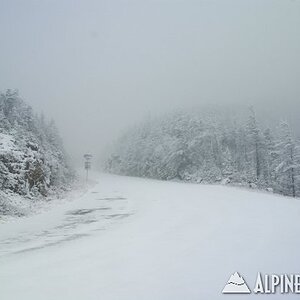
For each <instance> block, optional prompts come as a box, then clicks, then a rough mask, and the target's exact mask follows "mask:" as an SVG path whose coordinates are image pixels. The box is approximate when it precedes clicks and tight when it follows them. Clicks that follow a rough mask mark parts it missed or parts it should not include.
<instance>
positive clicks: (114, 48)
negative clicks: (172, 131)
mask: <svg viewBox="0 0 300 300" xmlns="http://www.w3.org/2000/svg"><path fill="white" fill-rule="evenodd" d="M0 36H1V44H0V90H5V89H7V88H18V89H19V91H20V93H21V95H22V96H23V97H24V98H25V99H26V100H27V102H29V103H30V104H31V105H32V106H33V107H34V108H35V109H36V110H37V111H44V113H45V115H46V116H49V117H53V118H54V119H55V120H56V122H57V125H58V127H59V129H60V131H61V133H62V136H63V138H64V140H65V144H66V148H67V150H68V151H69V152H70V153H71V155H72V156H73V157H74V158H79V157H81V155H82V153H83V152H85V151H92V152H93V153H95V154H96V155H97V154H100V153H101V152H102V149H104V148H105V146H106V145H107V144H108V143H110V142H111V141H112V140H113V139H114V138H115V137H116V136H117V135H118V133H119V132H120V130H123V128H126V127H127V126H128V125H130V124H132V123H133V122H135V121H137V120H140V119H142V118H143V117H144V116H145V115H149V114H151V115H152V114H157V113H159V112H161V111H166V110H169V109H173V108H177V107H180V106H193V105H198V104H199V105H200V104H201V103H210V102H213V103H224V104H227V103H228V104H229V103H242V104H243V103H245V104H248V103H252V104H254V105H256V106H258V107H260V108H262V109H263V110H264V111H267V112H268V111H269V110H270V111H271V112H270V113H274V115H276V116H277V115H279V114H282V115H283V116H284V117H287V118H289V119H291V121H292V122H293V124H294V125H296V130H297V128H298V127H299V126H300V121H298V115H299V107H300V105H299V104H300V1H299V0H294V1H290V0H280V1H276V0H245V1H240V0H236V1H229V0H219V1H189V0H184V1H176V0H153V1H150V0H142V1H141V0H137V1H125V0H124V1H121V0H118V1H117V0H107V1H103V0H102V1H101V0H98V1H96V0H95V1H90V0H82V1H78V0H77V1H76V0H44V1H43V0H35V1H34V0H23V1H21V0H20V1H15V0H0ZM268 114H269V112H268ZM299 132H300V130H299Z"/></svg>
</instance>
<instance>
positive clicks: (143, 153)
mask: <svg viewBox="0 0 300 300" xmlns="http://www.w3.org/2000/svg"><path fill="white" fill-rule="evenodd" d="M267 121H268V117H265V119H264V124H265V123H267ZM106 169H107V170H108V171H109V172H112V173H116V174H121V175H130V176H138V177H149V178H155V179H163V180H181V181H189V182H197V183H222V184H233V185H242V186H246V187H251V188H259V189H265V190H268V191H274V192H276V193H279V194H283V195H287V196H293V197H296V196H300V142H299V139H298V138H297V137H296V136H295V135H294V134H293V130H292V128H290V126H289V124H288V123H287V122H285V121H281V122H279V124H276V125H275V126H271V127H267V126H265V125H264V126H263V125H262V124H260V122H259V120H258V119H257V117H256V113H255V111H254V109H253V108H250V109H236V108H235V109H234V108H231V109H230V108H224V107H220V108H205V109H202V110H195V111H192V112H191V111H179V112H176V113H171V114H166V115H164V116H162V117H160V118H152V119H151V118H150V119H148V120H147V121H146V122H142V123H140V124H137V125H136V126H135V127H133V128H131V129H130V130H128V131H127V132H126V133H125V134H124V135H123V136H121V138H120V139H119V140H118V141H117V142H116V146H115V149H114V151H113V154H112V155H111V156H110V157H109V159H108V160H107V165H106Z"/></svg>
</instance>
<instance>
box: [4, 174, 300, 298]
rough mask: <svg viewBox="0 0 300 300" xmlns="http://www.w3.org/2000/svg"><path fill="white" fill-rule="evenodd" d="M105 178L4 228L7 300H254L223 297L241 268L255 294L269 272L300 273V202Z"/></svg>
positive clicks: (229, 189)
mask: <svg viewBox="0 0 300 300" xmlns="http://www.w3.org/2000/svg"><path fill="white" fill-rule="evenodd" d="M98 181H99V183H98V184H96V185H95V186H94V187H93V188H91V189H90V190H89V191H88V192H86V193H85V194H84V195H82V196H80V197H78V198H76V199H74V201H72V202H70V201H66V202H64V203H63V204H61V205H57V206H55V207H53V208H52V209H51V210H49V211H47V212H44V213H41V214H39V215H35V216H30V217H27V218H21V219H16V220H15V221H14V222H8V223H5V224H1V225H0V298H1V300H2V299H3V300H16V299H22V300H26V299H30V300H35V299H38V300H40V299H43V300H48V299H49V300H50V299H51V300H60V299H64V300H66V299H72V300H77V299H87V300H90V299H97V300H99V299H103V300H122V299H126V300H127V299H130V300H135V299H136V300H143V299H149V300H154V299H155V300H160V299H163V300H166V299H172V300H175V299H178V300H179V299H180V300H182V299H189V300H193V299H195V300H196V299H197V300H199V299H200V300H201V299H209V300H213V299H224V298H227V299H241V298H243V299H244V298H249V299H250V298H252V299H253V298H256V297H260V296H258V295H254V294H250V295H222V294H221V291H222V290H223V288H224V286H225V284H226V282H227V280H228V279H229V277H230V275H232V274H233V273H234V272H235V271H238V272H239V273H240V274H241V275H242V276H243V277H244V278H245V280H246V282H247V284H248V286H249V287H250V288H253V286H254V282H255V278H256V274H257V272H259V271H260V272H262V273H277V274H280V273H299V249H300V241H299V233H300V202H299V200H295V199H290V198H285V197H281V196H274V195H271V194H266V193H259V192H253V191H246V190H242V189H237V188H233V187H222V186H208V185H207V186H206V185H193V184H183V183H172V182H160V181H154V180H146V179H137V178H128V177H119V176H113V175H99V178H98ZM263 297H265V298H269V299H282V298H283V296H282V295H280V294H278V295H265V296H263ZM284 298H299V296H296V295H294V296H293V295H288V296H287V297H284Z"/></svg>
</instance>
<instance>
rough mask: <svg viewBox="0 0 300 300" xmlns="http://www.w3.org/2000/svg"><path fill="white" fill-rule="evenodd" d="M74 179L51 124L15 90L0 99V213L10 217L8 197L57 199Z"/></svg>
mask: <svg viewBox="0 0 300 300" xmlns="http://www.w3.org/2000/svg"><path fill="white" fill-rule="evenodd" d="M73 179H74V171H73V170H72V168H71V167H70V164H69V162H68V158H67V155H66V153H65V150H64V148H63V143H62V140H61V138H60V136H59V133H58V130H57V128H56V125H55V123H54V121H53V120H52V121H49V122H48V121H47V120H46V119H45V117H44V115H43V114H41V115H37V114H34V112H33V110H32V108H31V106H29V105H28V104H26V103H25V102H24V100H23V99H22V98H21V97H20V96H19V93H18V91H16V90H7V91H6V92H5V93H1V95H0V186H1V194H0V196H1V197H0V202H1V203H0V210H1V211H0V213H9V211H10V210H11V209H12V208H11V207H10V203H9V202H10V201H9V199H10V197H9V196H14V195H20V196H23V197H25V198H27V199H29V200H28V201H30V199H31V200H32V199H37V198H45V197H48V196H51V195H57V194H59V193H61V192H62V191H63V190H66V189H67V188H68V186H69V185H70V184H71V182H72V180H73Z"/></svg>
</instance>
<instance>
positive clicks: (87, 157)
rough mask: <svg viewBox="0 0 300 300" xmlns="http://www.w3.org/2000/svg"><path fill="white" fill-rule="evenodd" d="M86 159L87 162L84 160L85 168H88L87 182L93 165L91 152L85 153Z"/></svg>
mask: <svg viewBox="0 0 300 300" xmlns="http://www.w3.org/2000/svg"><path fill="white" fill-rule="evenodd" d="M83 157H84V159H85V162H84V168H85V170H86V182H88V180H89V170H90V169H91V167H92V161H91V160H92V157H93V156H92V155H91V154H84V155H83Z"/></svg>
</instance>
